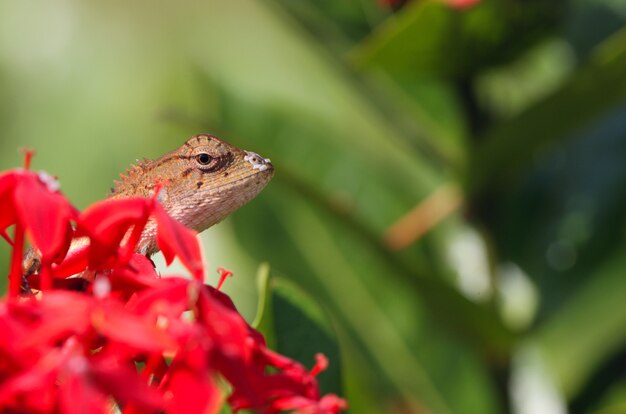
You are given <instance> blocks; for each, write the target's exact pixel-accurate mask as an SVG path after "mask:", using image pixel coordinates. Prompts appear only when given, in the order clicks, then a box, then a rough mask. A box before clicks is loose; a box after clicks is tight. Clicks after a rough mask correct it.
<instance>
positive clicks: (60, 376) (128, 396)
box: [0, 156, 346, 414]
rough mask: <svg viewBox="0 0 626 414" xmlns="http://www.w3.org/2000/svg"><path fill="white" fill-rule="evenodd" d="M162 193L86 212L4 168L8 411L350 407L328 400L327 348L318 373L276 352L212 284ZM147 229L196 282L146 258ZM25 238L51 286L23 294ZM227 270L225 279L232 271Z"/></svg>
mask: <svg viewBox="0 0 626 414" xmlns="http://www.w3.org/2000/svg"><path fill="white" fill-rule="evenodd" d="M28 163H29V158H28V156H27V161H26V165H28ZM157 193H158V191H157ZM156 200H157V199H156V195H155V197H153V198H152V199H142V198H134V199H124V200H106V201H102V202H99V203H96V204H94V205H92V206H91V207H89V208H88V209H87V210H85V212H83V213H82V214H78V212H77V211H76V210H75V209H74V208H73V207H72V206H71V204H69V203H68V202H67V201H66V200H65V198H64V197H63V196H62V195H61V194H60V193H59V192H58V189H57V188H56V182H55V181H54V180H52V179H50V178H49V177H48V176H47V175H43V174H35V173H32V172H30V171H27V170H18V171H11V172H8V173H5V174H2V175H0V212H1V213H0V235H2V236H3V237H4V238H5V239H6V240H7V241H9V242H10V243H11V244H12V248H13V255H12V262H11V272H10V280H9V287H10V292H11V296H10V297H9V298H7V299H4V300H3V301H0V330H2V332H3V335H2V336H0V412H33V413H49V412H59V413H80V412H85V411H89V412H95V413H106V412H111V411H113V410H117V409H119V410H120V411H121V412H123V413H125V414H128V413H153V412H163V411H164V412H166V413H172V414H177V413H218V412H220V410H221V407H222V405H223V404H224V403H225V402H226V401H228V403H229V404H230V405H231V407H232V409H233V410H235V411H238V410H240V409H242V408H251V409H255V410H260V411H262V412H265V413H277V412H280V411H282V410H290V411H294V412H299V413H338V412H340V411H341V410H343V409H345V407H346V404H345V402H344V401H343V400H341V399H340V398H338V397H337V396H335V395H326V396H320V395H319V388H318V384H317V380H316V379H315V376H316V375H317V374H318V373H319V372H321V371H322V370H324V369H325V367H326V366H327V361H326V359H325V358H324V357H323V356H321V355H318V356H317V362H316V364H315V366H314V367H313V369H311V370H310V371H309V370H307V369H305V368H304V367H303V366H302V365H301V364H299V363H297V362H295V361H293V360H291V359H289V358H286V357H284V356H282V355H280V354H277V353H275V352H272V351H271V350H269V349H268V348H267V347H266V344H265V340H264V338H263V336H262V335H261V334H260V333H259V332H257V331H255V330H254V329H253V328H252V327H251V326H249V325H248V324H247V323H246V321H245V320H244V319H243V318H242V317H241V315H240V314H239V312H237V309H236V308H235V306H234V304H233V302H232V301H231V300H230V298H229V297H228V296H226V295H225V294H224V293H222V292H221V291H219V290H218V289H216V288H213V287H211V286H208V285H205V284H203V275H204V265H203V260H202V255H201V251H200V247H199V244H198V241H197V238H196V235H195V233H194V232H193V231H191V230H189V229H187V228H185V227H184V226H183V225H182V224H180V223H178V222H177V221H175V220H174V219H172V218H171V217H169V216H168V215H167V213H166V212H165V210H164V209H163V208H162V207H161V206H160V205H159V204H158V202H157V201H156ZM73 222H74V223H76V230H73V228H72V226H71V224H72V223H73ZM10 226H14V237H13V239H11V238H9V236H8V235H7V228H8V227H10ZM146 228H149V229H150V231H152V230H154V231H155V232H156V239H157V243H158V246H159V248H160V249H161V250H162V251H163V254H164V256H165V258H166V261H167V262H168V263H170V262H171V261H172V260H173V259H174V257H178V258H179V259H180V261H181V262H182V263H183V265H185V267H186V268H187V269H188V270H189V272H190V273H191V275H192V276H193V278H192V279H188V278H183V277H168V278H161V277H160V276H159V275H158V274H157V273H156V271H155V269H154V265H153V264H152V262H151V261H150V259H148V258H146V257H145V256H143V255H140V254H136V253H134V252H135V250H136V249H137V246H138V242H139V240H140V236H141V234H142V232H143V231H144V230H145V229H146ZM25 235H26V236H27V237H28V239H29V240H30V242H31V243H32V244H33V246H34V247H35V248H36V249H37V251H38V252H39V253H40V255H41V267H40V270H39V273H38V274H34V275H31V276H30V277H29V279H28V284H29V285H30V286H31V287H35V288H37V289H39V290H40V291H41V294H38V295H29V296H24V297H19V296H18V293H19V292H20V286H21V285H22V273H21V260H22V252H23V244H24V236H25ZM70 243H71V247H70ZM68 249H69V250H68ZM220 273H221V275H222V277H221V280H220V282H219V286H220V287H221V285H222V283H223V282H224V279H226V277H227V276H228V275H229V274H231V273H230V272H229V271H226V270H224V269H220ZM70 276H72V277H70ZM53 278H54V283H52V282H53ZM270 369H271V372H270V371H269V370H270ZM218 378H222V379H224V380H226V381H227V382H228V383H229V386H230V396H228V398H226V395H224V394H225V393H226V390H225V389H224V388H223V387H221V386H220V385H218V384H220V383H221V382H220V381H218ZM222 382H223V381H222Z"/></svg>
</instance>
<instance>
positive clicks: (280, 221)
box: [0, 0, 626, 414]
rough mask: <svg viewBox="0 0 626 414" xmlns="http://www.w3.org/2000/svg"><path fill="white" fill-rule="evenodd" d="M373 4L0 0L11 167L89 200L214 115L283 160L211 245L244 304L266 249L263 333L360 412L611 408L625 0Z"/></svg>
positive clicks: (214, 123) (623, 147)
mask: <svg viewBox="0 0 626 414" xmlns="http://www.w3.org/2000/svg"><path fill="white" fill-rule="evenodd" d="M384 3H385V2H383V1H378V0H353V1H346V2H335V1H331V0H321V1H314V0H301V1H299V2H294V1H288V0H256V1H255V0H231V1H228V2H219V1H209V2H193V1H190V2H185V3H178V4H176V5H174V3H168V2H158V3H154V2H148V1H147V0H140V1H135V2H132V3H122V2H120V1H113V2H79V1H78V0H63V1H60V2H54V3H52V2H50V3H41V2H35V1H34V0H23V1H20V2H13V1H9V0H0V137H1V139H0V148H1V149H2V151H0V166H2V168H3V169H5V168H9V167H12V166H15V165H19V163H20V159H19V154H18V152H17V151H16V149H17V148H18V147H20V146H33V147H35V148H36V149H37V150H38V156H37V157H36V159H35V163H34V164H35V167H36V168H42V169H45V170H47V171H50V172H52V173H54V174H58V175H59V177H60V179H61V182H62V184H63V189H64V191H65V192H66V193H67V194H68V196H69V198H70V199H71V200H73V201H75V203H76V204H77V206H79V207H84V206H86V205H87V204H88V203H90V202H92V201H94V200H96V199H99V198H101V197H102V196H103V195H104V194H106V192H107V189H108V187H109V186H110V183H111V182H112V180H113V179H114V178H115V174H116V172H120V171H123V170H124V169H125V168H126V166H127V165H128V164H129V163H130V162H132V161H133V160H134V158H141V157H143V156H147V157H155V156H158V155H159V154H160V153H162V152H164V151H167V150H169V149H171V148H174V147H176V146H178V145H180V143H181V142H182V141H183V140H184V139H185V137H186V136H187V135H191V134H193V133H198V132H213V133H215V134H216V135H220V136H222V137H224V138H225V139H227V140H229V141H230V142H232V143H233V144H235V145H238V146H241V147H244V148H246V149H250V150H253V151H256V152H259V153H261V154H263V155H264V156H266V157H270V158H271V159H272V161H273V162H274V164H275V166H276V169H277V174H276V177H275V179H274V181H273V183H272V184H271V185H270V186H269V187H268V188H267V189H266V190H265V191H264V192H263V193H262V194H261V195H260V196H259V197H258V199H256V200H255V201H253V202H252V203H251V204H250V205H248V206H246V207H244V208H243V209H241V210H240V211H239V212H237V213H235V214H234V215H233V216H232V217H231V218H230V219H228V220H227V221H226V222H225V223H224V224H221V225H219V226H217V227H216V228H215V229H211V230H209V231H208V232H207V234H206V235H205V236H203V237H204V240H205V242H206V243H205V244H206V252H207V259H208V261H209V263H210V264H211V265H214V266H219V265H221V266H226V267H229V268H232V269H233V270H235V273H236V274H237V275H238V276H237V277H236V278H235V279H234V280H233V281H232V282H230V281H229V283H228V284H227V291H230V292H231V293H233V294H234V295H235V297H236V303H237V304H238V306H240V307H242V308H243V309H242V310H243V312H244V314H246V315H248V316H250V318H251V317H252V315H253V313H254V308H255V306H256V303H255V302H256V297H257V296H256V292H255V283H254V280H253V277H252V275H253V274H254V273H255V269H256V267H257V264H258V263H260V262H264V261H267V262H269V263H270V264H271V267H272V275H274V274H276V275H278V276H279V277H278V278H276V279H275V280H276V282H269V283H270V286H274V285H275V291H274V290H272V289H270V290H266V291H265V293H264V296H263V297H268V295H269V296H271V297H273V298H274V297H275V298H274V299H273V300H269V301H268V302H267V303H266V307H265V309H266V312H267V313H268V315H272V317H271V320H272V321H273V322H272V324H271V326H272V328H268V330H266V332H268V334H269V336H270V337H271V338H272V341H275V344H276V346H278V348H279V350H282V351H284V352H287V353H288V354H290V355H293V356H296V357H298V358H301V361H302V362H303V363H305V364H307V365H311V364H312V359H311V358H312V357H311V352H313V350H315V349H318V348H316V346H317V345H318V344H321V343H322V342H325V343H326V345H324V346H322V348H323V350H324V351H325V352H327V353H329V354H330V355H329V356H331V360H330V363H331V369H333V370H335V371H331V372H330V373H327V376H326V377H324V378H325V379H323V381H325V384H327V385H325V386H327V387H328V389H332V390H338V389H339V388H340V387H341V388H342V390H343V391H341V392H342V393H343V394H344V395H345V396H346V397H347V399H348V400H349V402H350V404H351V412H355V413H381V412H385V413H408V412H411V413H413V412H415V413H422V412H433V413H468V414H469V413H508V412H517V413H548V414H549V413H562V412H566V411H569V412H572V413H608V412H625V411H624V407H625V406H626V382H625V379H626V377H625V374H624V368H623V367H624V364H625V363H626V307H625V306H624V305H623V302H622V298H623V296H624V292H625V291H626V273H625V271H624V269H626V254H624V251H625V248H626V238H625V236H626V220H625V218H626V215H625V212H626V192H625V191H624V189H625V188H626V121H625V120H626V81H625V80H626V24H625V22H626V3H624V2H623V1H622V0H553V1H543V0H482V1H481V2H479V4H478V5H476V6H474V7H471V8H467V9H455V8H454V7H452V5H451V4H452V2H448V1H445V0H413V1H407V2H399V3H404V5H403V6H397V7H394V8H390V7H388V6H386V5H384ZM444 187H445V188H456V189H459V190H458V191H459V195H458V196H459V197H461V200H462V207H461V208H452V209H450V211H452V213H449V214H447V216H446V217H445V220H443V221H441V222H437V220H435V221H433V218H432V217H429V216H426V215H425V214H426V213H424V212H428V211H429V210H428V209H420V208H419V207H420V206H422V203H423V202H426V201H424V200H432V197H434V195H435V194H437V190H438V189H441V188H444ZM429 197H431V198H429ZM439 202H445V201H439ZM444 207H445V206H444ZM411 212H412V213H411ZM403 217H405V218H407V217H414V220H413V221H411V220H409V221H407V222H406V223H408V224H407V225H406V227H404V228H401V229H400V231H401V232H402V233H403V234H402V236H405V237H409V238H411V237H412V240H413V242H412V243H411V244H410V245H408V246H405V247H404V248H403V249H401V250H399V251H398V250H397V249H393V248H391V247H390V244H388V243H386V240H389V237H390V234H389V232H388V229H390V228H391V226H392V225H393V224H394V223H396V222H397V220H399V219H401V218H403ZM427 222H432V224H433V226H432V228H427V229H426V231H425V232H424V234H422V233H420V232H418V231H417V230H416V229H417V228H418V227H416V226H417V225H419V224H420V223H427ZM391 236H394V235H393V234H391ZM0 253H1V254H2V257H0V261H1V262H2V263H5V264H6V253H7V249H3V250H0ZM4 268H6V265H5V266H4ZM210 277H213V276H212V275H211V276H210ZM271 280H274V278H273V276H272V278H271ZM303 292H306V294H304V293H303ZM326 315H329V317H330V320H328V319H327V316H326ZM268 318H269V316H268ZM268 323H269V322H268ZM294 327H296V328H297V327H300V328H303V327H308V328H307V329H306V330H298V329H295V330H294ZM272 332H273V333H272ZM316 332H317V334H315V333H316ZM329 332H330V333H332V334H329ZM335 332H336V335H335ZM281 338H283V339H281ZM318 339H319V340H320V341H318ZM337 346H338V349H339V352H340V354H341V359H340V360H339V359H338V358H333V355H336V354H337V352H338V351H337V348H336V347H337ZM322 348H319V349H322ZM333 363H336V364H339V363H340V364H341V375H339V374H338V372H339V371H336V369H337V368H338V365H336V366H333ZM331 373H333V374H331Z"/></svg>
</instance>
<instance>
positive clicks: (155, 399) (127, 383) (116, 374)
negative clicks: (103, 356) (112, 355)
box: [90, 359, 163, 413]
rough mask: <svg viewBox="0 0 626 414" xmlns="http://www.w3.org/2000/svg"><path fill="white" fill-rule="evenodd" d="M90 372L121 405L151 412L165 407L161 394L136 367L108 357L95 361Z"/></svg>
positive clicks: (103, 388) (104, 390)
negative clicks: (146, 381) (149, 384)
mask: <svg viewBox="0 0 626 414" xmlns="http://www.w3.org/2000/svg"><path fill="white" fill-rule="evenodd" d="M90 373H91V377H92V379H93V381H94V384H95V385H97V387H98V388H99V389H100V390H101V391H103V392H104V393H105V394H111V395H112V396H113V398H115V400H116V401H117V402H118V403H120V404H121V405H133V406H134V407H137V408H138V409H140V412H150V413H151V412H155V411H159V410H162V409H163V398H162V396H161V394H160V393H159V392H158V391H157V390H155V389H154V388H151V387H149V386H148V385H147V384H146V383H145V382H143V380H142V379H141V377H140V376H139V374H137V371H136V370H135V369H134V368H131V367H129V366H127V365H123V364H120V363H119V361H116V360H113V359H107V360H103V361H94V362H93V363H92V365H91V372H90Z"/></svg>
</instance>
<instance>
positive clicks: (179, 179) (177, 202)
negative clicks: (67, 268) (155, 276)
mask: <svg viewBox="0 0 626 414" xmlns="http://www.w3.org/2000/svg"><path fill="white" fill-rule="evenodd" d="M273 175H274V166H273V165H272V163H271V161H270V160H269V159H268V158H263V157H261V156H260V155H258V154H256V153H254V152H250V151H245V150H241V149H239V148H237V147H235V146H233V145H230V144H228V143H226V142H224V141H222V140H221V139H219V138H217V137H216V136H213V135H209V134H199V135H194V136H192V137H191V138H189V139H188V140H187V141H186V142H185V143H184V144H183V145H181V146H180V147H179V148H178V149H175V150H173V151H171V152H168V153H166V154H164V155H163V156H161V157H160V158H157V159H155V160H148V159H144V160H143V161H139V160H137V163H136V164H134V165H131V167H130V168H128V170H127V171H126V172H125V173H123V174H120V179H119V180H117V181H115V183H114V186H113V188H112V189H111V192H110V194H109V195H108V198H110V199H121V198H130V197H152V196H153V194H154V191H155V188H156V186H157V185H159V186H160V191H159V194H158V195H157V200H158V202H159V203H161V205H162V206H163V207H164V209H165V211H167V213H168V214H169V215H170V216H171V217H172V218H173V219H175V220H177V221H179V222H181V223H182V224H184V225H185V226H187V227H189V228H191V229H193V230H195V231H196V232H198V233H200V232H202V231H204V230H205V229H207V228H209V227H211V226H213V225H214V224H216V223H218V222H220V221H222V220H223V219H224V218H226V217H227V216H228V215H230V213H232V212H233V211H235V210H237V209H238V208H239V207H241V206H243V205H244V204H246V203H247V202H248V201H250V200H252V199H253V198H254V197H256V196H257V194H259V193H260V192H261V190H262V189H263V188H264V187H265V186H266V185H267V183H268V182H269V181H270V180H271V178H272V177H273ZM86 243H87V241H86V240H81V239H77V240H75V241H73V243H72V246H70V252H71V251H72V249H76V248H78V247H79V246H81V245H82V246H84V245H85V244H86ZM158 251H159V247H158V245H157V242H156V227H155V224H154V222H148V225H147V226H146V228H145V229H144V231H143V232H142V234H141V238H140V241H139V243H138V245H137V249H136V252H137V253H140V254H143V255H145V256H147V257H150V256H151V255H153V254H154V253H156V252H158ZM40 265H41V263H40V255H39V253H38V252H37V251H36V250H35V249H32V248H31V249H30V250H29V251H28V252H27V253H26V255H25V256H24V260H23V264H22V271H23V275H24V277H25V279H26V278H27V277H28V276H30V275H31V274H33V273H35V272H37V271H38V270H39V267H40Z"/></svg>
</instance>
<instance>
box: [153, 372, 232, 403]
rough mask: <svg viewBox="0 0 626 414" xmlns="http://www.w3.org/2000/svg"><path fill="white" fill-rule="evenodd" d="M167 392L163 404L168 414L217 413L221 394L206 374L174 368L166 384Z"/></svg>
mask: <svg viewBox="0 0 626 414" xmlns="http://www.w3.org/2000/svg"><path fill="white" fill-rule="evenodd" d="M167 389H168V391H169V393H167V394H166V395H168V397H169V398H168V400H167V401H166V405H165V412H166V413H168V414H186V413H189V414H194V413H207V414H212V413H219V412H220V408H221V405H222V404H221V402H222V398H221V394H220V391H219V389H218V387H217V386H216V385H215V383H214V382H213V381H212V380H211V378H210V377H209V376H208V374H206V373H205V374H194V373H192V372H190V371H188V370H185V369H179V370H175V371H174V372H173V373H172V374H171V377H170V380H169V382H168V384H167Z"/></svg>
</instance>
